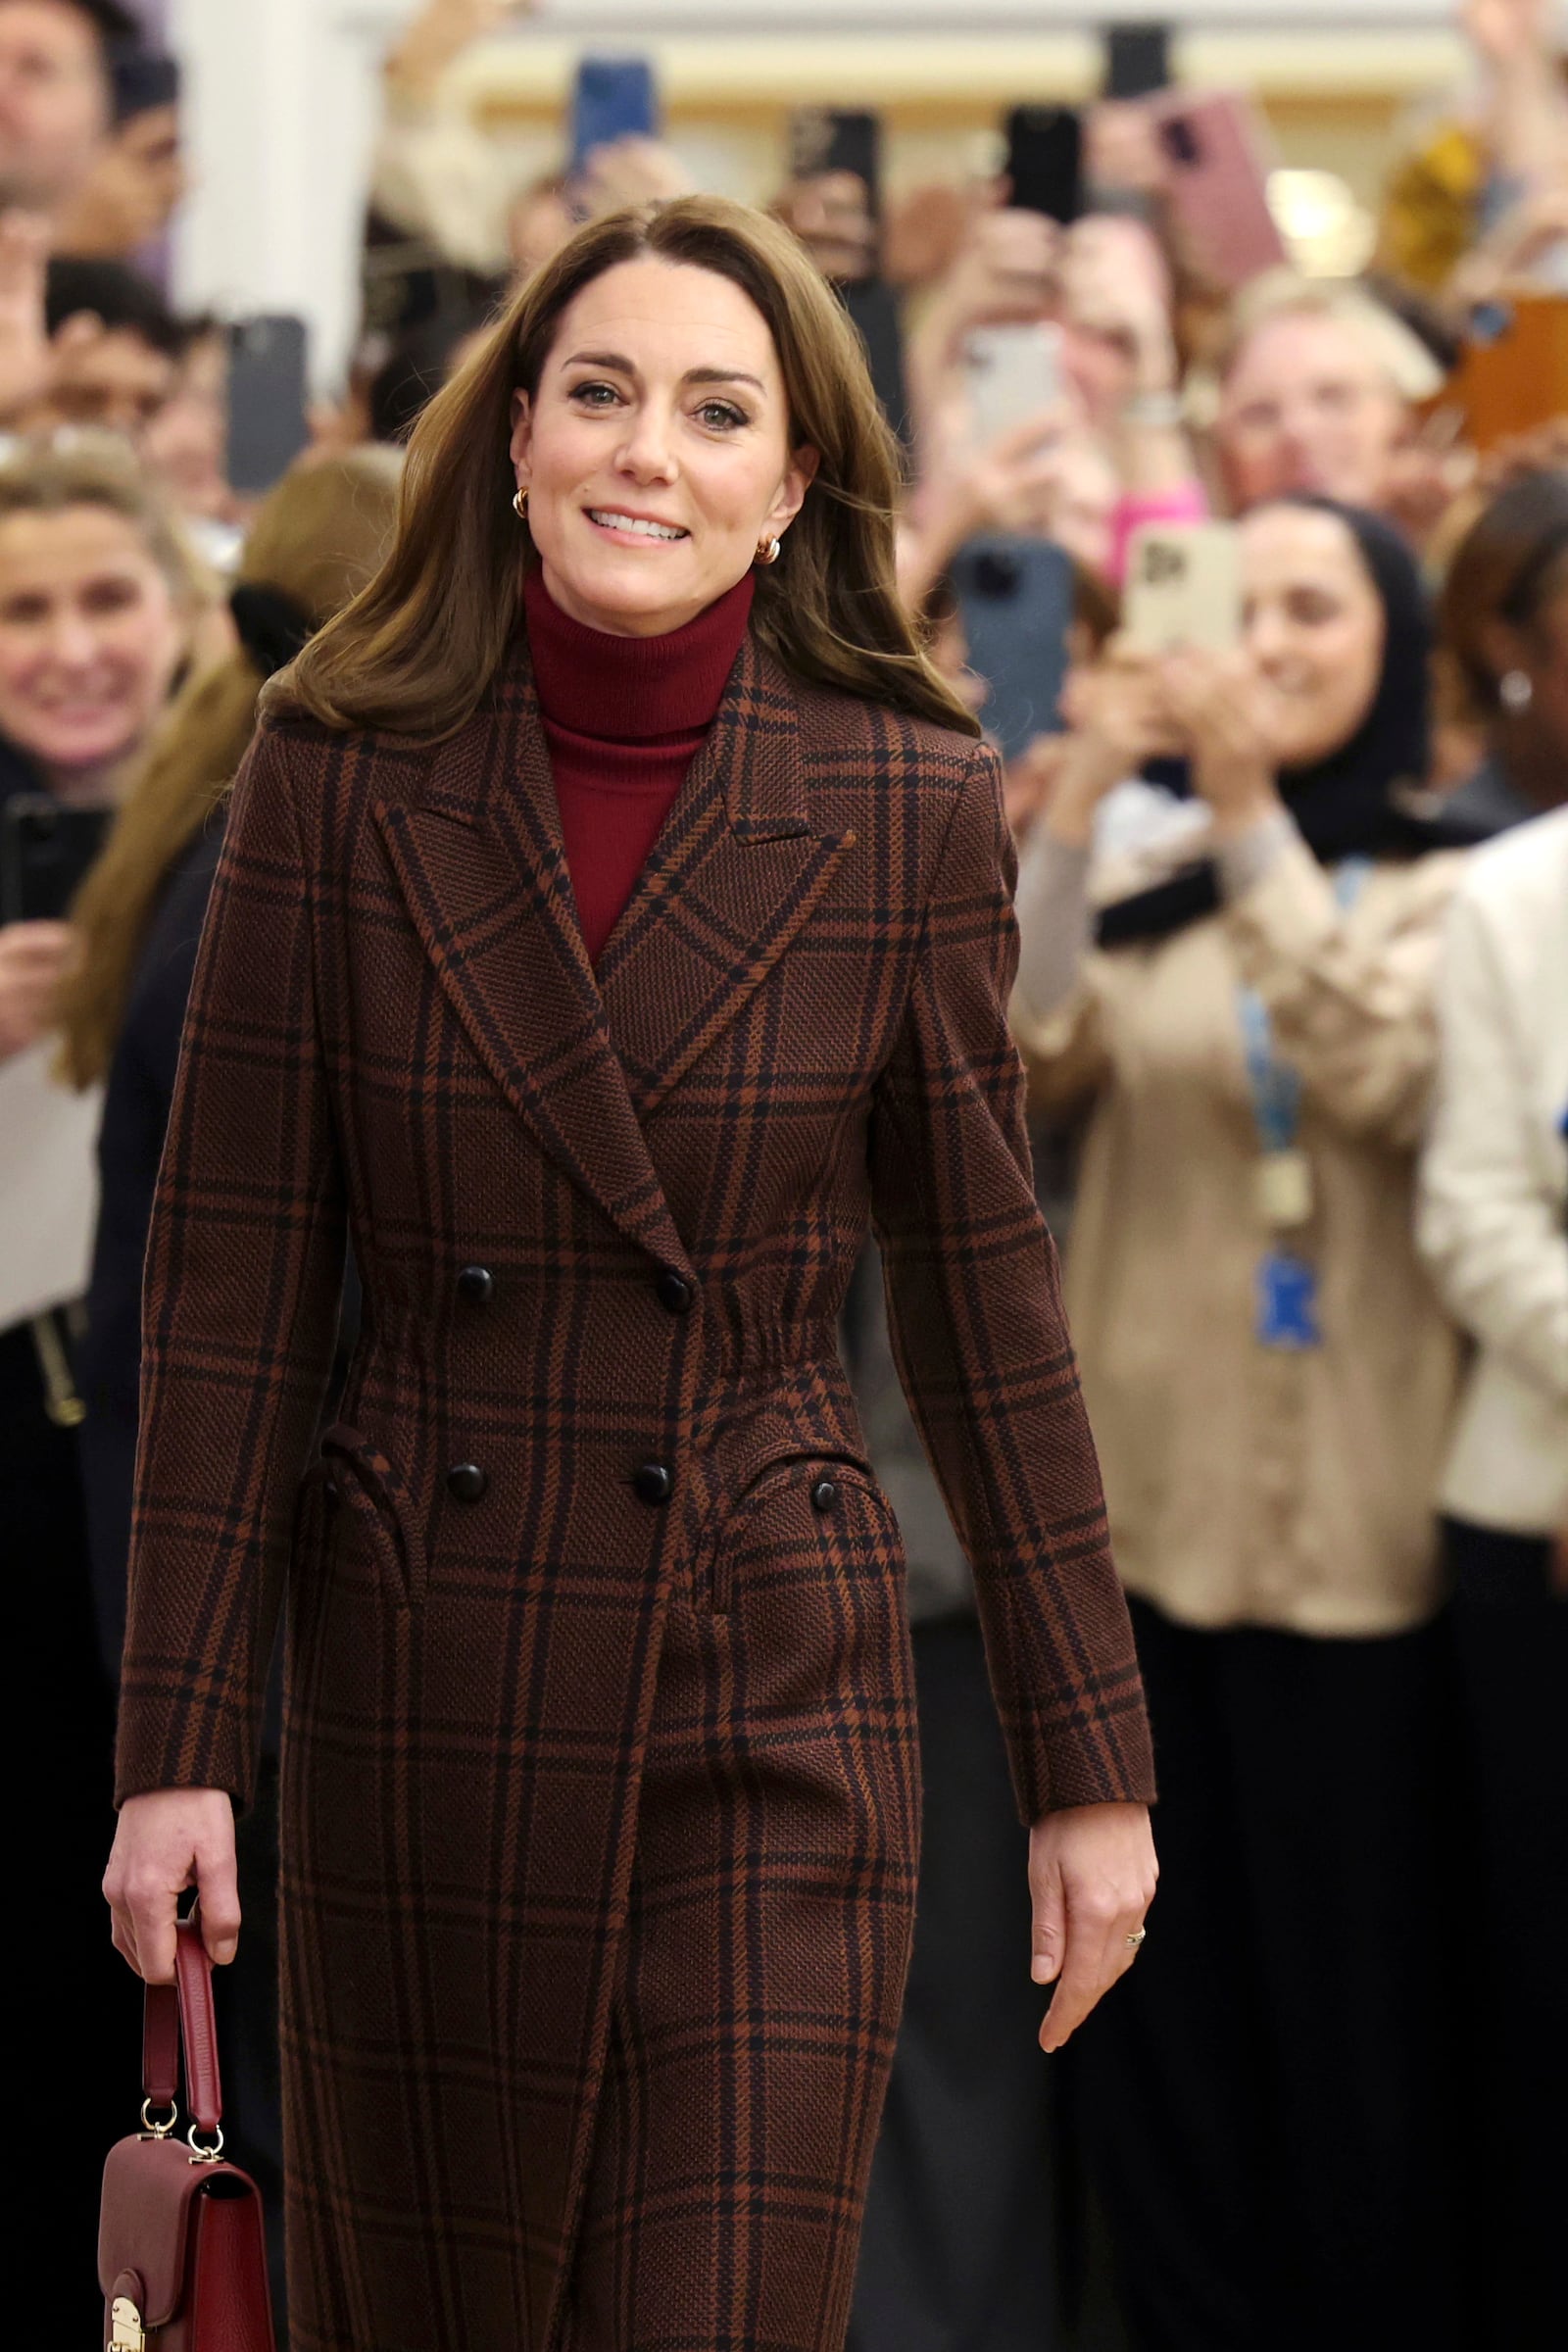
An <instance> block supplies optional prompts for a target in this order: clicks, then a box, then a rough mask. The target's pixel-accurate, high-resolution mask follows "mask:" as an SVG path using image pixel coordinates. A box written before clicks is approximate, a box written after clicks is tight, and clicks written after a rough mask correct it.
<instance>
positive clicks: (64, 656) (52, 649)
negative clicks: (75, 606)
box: [46, 612, 98, 669]
mask: <svg viewBox="0 0 1568 2352" xmlns="http://www.w3.org/2000/svg"><path fill="white" fill-rule="evenodd" d="M46 642H47V644H48V648H49V658H50V660H51V661H53V662H58V663H59V664H60V666H61V667H62V668H64V669H88V668H90V667H91V666H92V664H93V662H95V661H96V660H97V659H98V632H97V630H96V629H95V628H94V627H93V625H92V622H91V621H90V620H88V619H86V618H85V617H84V615H83V614H81V613H71V612H63V613H56V614H55V616H54V618H53V620H52V622H51V623H50V627H49V631H48V635H47V640H46Z"/></svg>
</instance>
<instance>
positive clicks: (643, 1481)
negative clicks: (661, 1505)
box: [631, 1462, 675, 1502]
mask: <svg viewBox="0 0 1568 2352" xmlns="http://www.w3.org/2000/svg"><path fill="white" fill-rule="evenodd" d="M631 1483H632V1485H633V1487H634V1488H635V1489H636V1491H637V1494H638V1495H639V1496H640V1497H641V1499H642V1500H643V1501H644V1502H667V1501H668V1500H669V1498H670V1496H671V1495H673V1494H674V1492H675V1481H674V1479H673V1478H672V1477H671V1475H670V1472H669V1470H668V1468H667V1467H666V1465H665V1464H664V1463H663V1462H639V1464H638V1466H637V1469H636V1472H635V1474H634V1476H633V1478H632V1482H631Z"/></svg>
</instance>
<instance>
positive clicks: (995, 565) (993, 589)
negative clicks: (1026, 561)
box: [974, 547, 1019, 603]
mask: <svg viewBox="0 0 1568 2352" xmlns="http://www.w3.org/2000/svg"><path fill="white" fill-rule="evenodd" d="M1018 580H1019V571H1018V560H1017V558H1016V556H1009V555H1007V554H1005V552H1004V550H1003V549H1002V548H1000V547H988V548H987V549H985V551H984V552H983V554H981V555H979V556H977V557H976V559H975V566H974V584H975V586H976V587H977V588H978V589H979V591H980V593H981V595H982V596H988V597H991V598H992V599H993V600H994V601H996V602H998V603H1000V602H1001V601H1002V599H1003V598H1005V597H1008V596H1016V595H1017V593H1018Z"/></svg>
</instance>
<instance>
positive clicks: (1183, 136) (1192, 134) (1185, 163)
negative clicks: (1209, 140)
mask: <svg viewBox="0 0 1568 2352" xmlns="http://www.w3.org/2000/svg"><path fill="white" fill-rule="evenodd" d="M1159 135H1160V140H1161V143H1162V144H1163V146H1164V149H1165V153H1166V154H1167V155H1168V156H1169V157H1170V160H1171V162H1172V163H1173V164H1179V165H1181V167H1182V169H1183V170H1184V171H1187V172H1190V171H1191V170H1192V169H1193V167H1194V165H1195V164H1198V163H1201V160H1202V158H1201V153H1200V150H1199V145H1198V133H1197V132H1196V131H1195V130H1194V128H1193V126H1192V124H1191V123H1189V122H1187V121H1186V120H1185V119H1184V117H1182V116H1180V115H1178V116H1176V117H1175V118H1174V120H1173V121H1171V122H1169V123H1162V124H1161V125H1160V134H1159Z"/></svg>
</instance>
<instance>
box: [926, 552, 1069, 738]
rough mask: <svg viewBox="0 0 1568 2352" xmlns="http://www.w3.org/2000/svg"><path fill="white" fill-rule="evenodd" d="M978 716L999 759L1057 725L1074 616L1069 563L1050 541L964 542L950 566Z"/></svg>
mask: <svg viewBox="0 0 1568 2352" xmlns="http://www.w3.org/2000/svg"><path fill="white" fill-rule="evenodd" d="M951 570H952V578H953V585H954V589H955V592H956V596H957V599H958V611H959V613H960V616H961V618H962V622H963V634H964V640H965V643H966V645H967V648H968V662H969V667H970V668H971V669H972V670H973V671H974V672H975V673H976V675H977V676H979V677H982V678H984V679H985V680H986V682H987V684H988V686H989V687H990V690H991V691H990V693H989V694H988V696H987V698H986V701H985V704H984V706H983V707H982V710H981V712H980V716H981V718H982V719H983V721H984V722H985V725H986V727H987V729H988V730H989V732H990V733H991V734H992V735H993V736H994V737H995V739H996V742H997V745H998V747H999V749H1000V750H1001V752H1002V756H1003V758H1004V759H1005V760H1015V759H1017V757H1018V755H1019V753H1020V752H1022V751H1024V750H1025V749H1026V748H1027V746H1028V745H1029V744H1030V743H1031V742H1032V741H1033V739H1034V737H1035V736H1037V735H1048V734H1051V733H1052V732H1053V731H1054V729H1055V727H1056V726H1057V724H1058V723H1059V722H1058V719H1057V715H1056V705H1057V701H1058V698H1059V696H1060V694H1061V683H1062V679H1063V677H1064V676H1065V674H1066V668H1067V638H1068V633H1069V631H1070V629H1071V627H1072V617H1073V572H1072V564H1071V561H1070V560H1069V558H1068V557H1067V556H1066V554H1065V553H1064V552H1063V551H1062V549H1061V548H1059V547H1057V546H1055V545H1054V543H1053V542H1052V541H1051V540H1049V539H1025V538H1014V537H1010V536H1007V535H1005V534H998V535H997V536H995V537H988V538H984V539H971V540H970V541H969V542H968V543H967V545H966V546H964V547H961V548H960V549H959V550H958V553H957V554H956V556H955V557H954V559H953V564H952V566H951Z"/></svg>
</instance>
